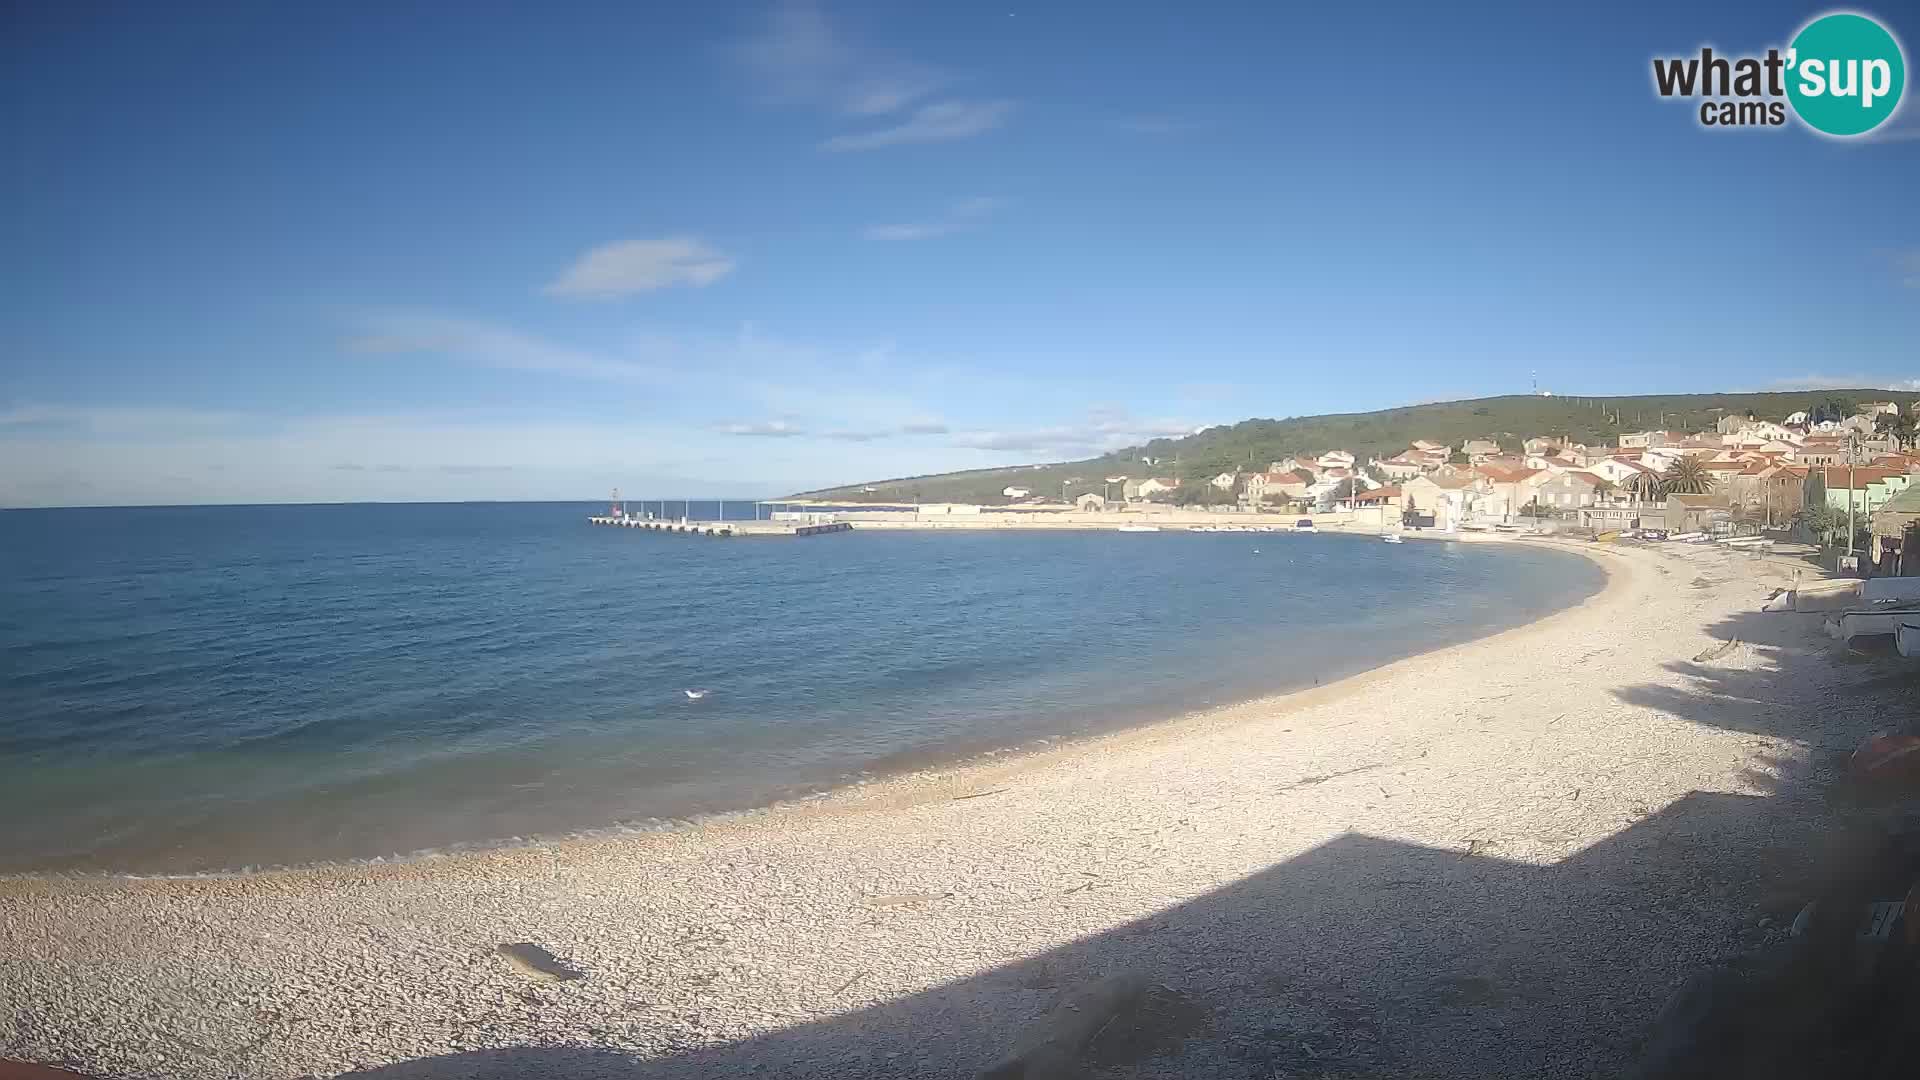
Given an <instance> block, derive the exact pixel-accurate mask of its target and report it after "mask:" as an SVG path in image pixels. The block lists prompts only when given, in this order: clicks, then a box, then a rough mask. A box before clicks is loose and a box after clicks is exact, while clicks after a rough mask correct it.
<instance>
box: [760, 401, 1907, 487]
mask: <svg viewBox="0 0 1920 1080" xmlns="http://www.w3.org/2000/svg"><path fill="white" fill-rule="evenodd" d="M1916 398H1920V395H1916V394H1914V393H1911V392H1906V393H1899V392H1894V391H1889V390H1872V389H1866V390H1815V391H1800V392H1793V393H1774V394H1669V395H1661V396H1649V397H1606V398H1588V397H1532V396H1526V395H1513V396H1509V397H1493V398H1475V399H1473V400H1469V401H1447V402H1438V403H1435V404H1430V405H1410V406H1407V407H1406V408H1401V409H1383V410H1381V411H1379V412H1368V413H1335V414H1331V415H1327V416H1296V417H1289V418H1287V419H1285V420H1258V419H1256V420H1242V421H1241V422H1240V423H1237V424H1227V425H1222V426H1219V427H1212V428H1208V429H1206V430H1205V431H1202V432H1200V433H1198V434H1196V435H1189V436H1186V437H1184V438H1178V439H1155V440H1153V441H1152V442H1149V443H1147V444H1145V445H1144V446H1135V447H1128V448H1127V449H1125V450H1121V451H1118V452H1116V453H1113V454H1109V455H1107V456H1105V457H1099V458H1089V459H1085V460H1081V461H1068V462H1057V463H1049V464H1036V465H1019V466H1012V467H1008V468H1002V469H975V470H970V471H967V472H955V473H940V474H937V475H933V476H908V477H899V478H895V479H891V480H876V481H873V482H871V483H869V484H862V485H855V486H852V487H842V488H829V489H824V490H821V491H809V492H803V493H801V494H799V495H796V496H794V497H795V498H814V499H832V500H839V501H847V502H914V501H921V502H978V503H997V502H1005V501H1006V500H1005V498H1004V497H1002V496H1001V494H1000V492H1001V489H1002V488H1005V487H1008V486H1010V485H1018V486H1020V487H1025V488H1030V489H1032V490H1033V492H1034V494H1036V495H1051V496H1058V495H1059V494H1061V492H1062V490H1063V487H1064V490H1065V492H1066V493H1067V494H1068V495H1069V496H1071V495H1078V494H1080V493H1082V492H1086V491H1096V492H1097V491H1100V490H1101V488H1102V486H1103V480H1104V479H1105V478H1106V477H1108V476H1120V475H1127V476H1133V477H1136V478H1139V477H1145V476H1178V477H1180V478H1181V479H1182V480H1183V481H1186V482H1187V483H1193V482H1195V481H1199V480H1202V479H1203V478H1205V477H1210V476H1213V475H1216V474H1218V473H1222V472H1226V471H1228V470H1230V469H1231V470H1237V471H1243V472H1244V471H1252V470H1256V469H1264V468H1265V467H1266V466H1267V464H1268V463H1269V462H1271V461H1274V460H1276V459H1278V458H1283V457H1287V456H1289V455H1291V454H1301V453H1310V454H1319V453H1321V452H1322V451H1326V450H1333V449H1339V450H1350V451H1352V452H1353V453H1355V454H1357V455H1359V456H1360V458H1361V460H1363V461H1364V460H1366V459H1368V458H1371V457H1385V456H1389V455H1391V454H1394V453H1398V452H1399V451H1401V450H1404V449H1405V448H1406V446H1407V444H1408V443H1410V442H1412V441H1413V440H1415V439H1430V440H1433V441H1435V442H1444V443H1447V444H1449V445H1452V446H1456V447H1457V446H1459V445H1460V444H1461V443H1462V442H1464V441H1466V440H1467V439H1481V438H1492V439H1495V440H1497V441H1498V442H1499V443H1500V445H1501V446H1502V447H1506V448H1509V449H1514V450H1518V449H1519V445H1520V441H1521V440H1522V439H1526V438H1529V437H1532V436H1534V435H1561V436H1566V437H1568V438H1571V439H1573V440H1574V441H1576V442H1583V443H1588V444H1601V443H1606V444H1611V443H1613V442H1614V441H1615V440H1616V439H1617V438H1618V436H1619V434H1620V433H1621V432H1623V431H1645V430H1648V429H1650V428H1660V427H1665V428H1667V429H1670V430H1675V431H1699V430H1703V429H1711V428H1712V427H1713V426H1714V424H1716V423H1717V422H1718V421H1719V419H1720V417H1721V416H1723V415H1725V414H1726V413H1728V412H1733V413H1737V414H1741V415H1744V414H1747V413H1752V414H1753V415H1754V416H1756V417H1759V418H1760V419H1763V420H1783V419H1785V418H1786V417H1787V416H1788V415H1789V414H1791V413H1794V412H1799V411H1806V412H1820V413H1841V414H1846V413H1851V412H1852V411H1853V407H1854V405H1855V403H1857V402H1861V401H1895V402H1898V403H1899V404H1900V406H1901V407H1902V408H1903V409H1904V408H1906V407H1908V406H1909V405H1911V404H1912V403H1913V401H1914V400H1915V399H1916ZM1143 458H1151V459H1153V463H1152V464H1148V463H1147V462H1145V461H1143V460H1142V459H1143ZM869 489H871V490H869ZM1116 494H1117V492H1116Z"/></svg>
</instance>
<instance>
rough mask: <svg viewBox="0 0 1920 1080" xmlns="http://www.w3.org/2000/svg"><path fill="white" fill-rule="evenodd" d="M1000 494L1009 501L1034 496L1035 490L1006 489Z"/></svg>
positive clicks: (1002, 489)
mask: <svg viewBox="0 0 1920 1080" xmlns="http://www.w3.org/2000/svg"><path fill="white" fill-rule="evenodd" d="M1000 494H1002V495H1005V496H1006V497H1007V498H1009V499H1024V498H1026V497H1027V496H1029V495H1031V494H1033V489H1032V488H1023V487H1004V488H1001V489H1000Z"/></svg>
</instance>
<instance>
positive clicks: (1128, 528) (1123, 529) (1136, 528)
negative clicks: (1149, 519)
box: [1119, 525, 1160, 532]
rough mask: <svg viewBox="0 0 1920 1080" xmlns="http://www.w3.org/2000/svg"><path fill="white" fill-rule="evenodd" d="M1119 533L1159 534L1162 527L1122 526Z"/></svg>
mask: <svg viewBox="0 0 1920 1080" xmlns="http://www.w3.org/2000/svg"><path fill="white" fill-rule="evenodd" d="M1119 531H1121V532H1159V531H1160V526H1158V525H1122V526H1120V530H1119Z"/></svg>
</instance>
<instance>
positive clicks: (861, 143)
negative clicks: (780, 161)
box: [820, 101, 1013, 152]
mask: <svg viewBox="0 0 1920 1080" xmlns="http://www.w3.org/2000/svg"><path fill="white" fill-rule="evenodd" d="M1012 112H1013V102H1011V101H941V102H935V103H934V104H931V105H922V106H921V107H920V108H919V109H916V110H915V111H914V113H913V115H912V116H910V117H908V118H907V119H906V120H904V121H902V122H901V123H898V124H895V125H893V126H892V127H884V128H879V129H877V130H874V131H863V132H858V133H856V134H849V135H835V136H834V137H833V138H831V139H828V140H826V141H825V142H822V143H821V144H820V148H821V149H822V150H829V151H834V152H845V151H856V150H879V149H881V148H883V147H888V146H901V145H904V144H907V143H922V142H943V141H946V140H949V139H966V138H971V137H972V136H975V135H981V134H985V133H986V132H989V131H992V130H993V129H995V128H997V127H999V126H1000V125H1001V124H1003V123H1005V122H1006V119H1007V117H1008V116H1009V115H1010V114H1011V113H1012Z"/></svg>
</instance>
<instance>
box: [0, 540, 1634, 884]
mask: <svg viewBox="0 0 1920 1080" xmlns="http://www.w3.org/2000/svg"><path fill="white" fill-rule="evenodd" d="M1326 531H1327V533H1328V534H1329V535H1359V536H1360V537H1361V539H1371V536H1370V534H1353V533H1351V532H1350V531H1349V530H1344V529H1338V528H1335V529H1328V530H1326ZM1410 536H1411V537H1412V538H1413V539H1418V540H1426V541H1448V540H1452V541H1457V542H1464V543H1474V544H1504V545H1524V546H1531V547H1545V548H1550V549H1553V550H1558V551H1564V552H1568V553H1570V554H1575V555H1580V556H1582V557H1584V558H1585V559H1586V560H1587V561H1588V562H1589V563H1591V564H1593V565H1594V566H1596V567H1597V568H1599V569H1600V570H1601V572H1602V573H1603V575H1604V578H1603V580H1602V582H1601V586H1600V588H1599V590H1597V591H1596V592H1593V593H1591V594H1589V595H1587V596H1584V597H1582V598H1580V599H1579V600H1578V601H1576V602H1574V603H1572V604H1569V605H1567V606H1565V607H1561V608H1557V609H1555V610H1553V611H1549V612H1546V613H1544V614H1542V615H1540V616H1538V617H1537V618H1533V619H1530V620H1528V621H1526V622H1522V623H1519V624H1517V625H1514V626H1509V627H1505V628H1503V629H1499V630H1494V631H1492V632H1491V633H1487V634H1483V635H1480V636H1478V637H1472V638H1468V639H1466V640H1463V641H1456V642H1451V643H1448V644H1444V645H1438V646H1434V647H1432V648H1427V649H1423V650H1420V651H1418V652H1414V653H1410V654H1408V655H1405V656H1400V657H1396V658H1394V659H1390V660H1387V661H1385V662H1384V663H1381V664H1376V665H1374V666H1372V667H1368V668H1365V669H1362V670H1360V671H1356V672H1354V673H1352V674H1349V675H1345V676H1342V677H1340V678H1338V679H1335V680H1333V681H1332V682H1329V683H1326V684H1325V685H1316V686H1312V687H1300V688H1295V689H1291V690H1280V691H1274V692H1270V693H1262V694H1258V695H1256V696H1254V697H1251V698H1247V699H1244V700H1241V701H1236V702H1230V703H1227V704H1223V705H1213V706H1208V707H1204V708H1200V709H1190V710H1187V711H1184V712H1179V713H1175V714H1173V715H1170V716H1161V717H1157V718H1152V719H1147V720H1144V721H1141V722H1137V723H1132V724H1127V725H1124V726H1122V727H1119V728H1115V729H1112V730H1104V731H1099V732H1094V733H1087V734H1081V735H1058V736H1047V737H1045V738H1042V739H1039V740H1035V741H1031V742H1028V743H1025V744H1020V745H1014V746H1008V747H1001V748H996V749H991V750H985V751H980V752H975V753H970V754H966V755H964V756H961V757H959V758H955V759H952V760H948V761H940V762H935V763H931V764H928V765H925V766H918V767H910V768H907V769H904V770H901V771H897V772H885V773H881V774H878V775H875V776H874V777H873V778H872V779H868V780H855V781H852V782H848V783H841V784H833V785H830V786H827V787H824V788H822V789H820V790H818V791H815V792H811V793H808V794H803V795H800V796H797V797H793V798H788V799H781V800H777V801H775V802H772V803H764V804H759V805H750V806H743V807H739V808H736V809H729V810H720V811H715V812H713V813H708V814H701V815H696V816H692V817H674V818H662V819H657V821H650V822H648V823H646V824H611V825H600V826H587V827H583V828H579V829H574V830H570V831H566V832H560V833H554V834H549V835H544V836H531V837H508V838H501V839H493V840H481V841H472V842H469V843H465V844H462V845H459V846H449V847H443V848H429V849H423V850H416V851H407V852H394V853H390V854H384V855H370V856H361V857H355V858H346V859H328V860H317V861H311V862H300V863H291V864H272V865H265V866H243V867H233V868H223V869H217V870H205V871H190V872H182V873H168V872H139V871H124V870H110V869H103V870H26V871H20V872H15V873H4V874H0V898H5V897H6V896H8V895H9V894H10V893H12V892H13V891H14V889H13V887H15V886H22V885H30V884H34V883H43V884H46V885H48V886H51V887H55V888H64V887H69V886H73V885H77V884H81V883H88V884H100V885H108V886H111V885H113V884H116V883H126V882H193V881H210V880H244V879H248V878H256V877H266V876H318V877H325V876H329V875H332V874H335V873H344V872H351V871H371V870H380V869H404V868H408V867H420V866H424V867H430V868H438V867H442V866H445V865H446V864H448V863H450V862H455V861H460V860H484V859H487V858H489V857H494V856H501V855H505V856H509V857H510V856H512V855H513V854H514V853H516V852H520V851H524V850H529V849H541V850H545V849H553V848H562V847H572V846H577V845H594V844H603V843H617V842H622V841H628V840H634V839H638V838H644V837H651V836H657V835H663V834H665V835H677V836H684V835H688V834H697V833H699V832H700V831H701V830H704V829H708V828H719V827H729V828H731V827H753V826H754V825H755V824H756V823H757V822H758V820H759V819H762V818H785V817H788V816H791V815H813V814H832V813H847V812H855V811H858V810H860V809H862V808H871V807H870V805H869V804H872V806H879V807H886V808H891V809H899V808H904V807H908V806H914V805H920V804H922V803H933V802H938V801H940V800H941V799H943V798H951V797H954V796H953V795H951V794H949V793H948V792H949V789H952V790H959V789H965V788H969V787H971V786H978V785H979V784H980V783H984V782H985V778H988V777H995V778H1001V779H1004V778H1007V777H1010V776H1014V775H1018V774H1019V773H1022V772H1024V771H1027V770H1028V769H1030V768H1037V767H1041V766H1042V765H1043V764H1045V763H1048V762H1056V763H1057V762H1059V761H1062V760H1065V759H1068V758H1071V757H1073V756H1075V755H1078V754H1081V753H1090V752H1093V751H1094V750H1096V749H1099V748H1101V747H1103V746H1106V747H1118V746H1122V745H1129V744H1132V743H1135V742H1137V741H1148V742H1150V741H1151V740H1152V739H1153V737H1154V736H1155V735H1156V734H1159V735H1160V736H1162V737H1178V736H1180V735H1183V734H1189V735H1190V734H1193V733H1195V732H1197V731H1199V730H1202V729H1203V728H1204V727H1205V726H1206V725H1208V724H1212V723H1221V722H1225V723H1232V722H1234V721H1233V720H1232V719H1230V718H1227V719H1224V720H1223V718H1224V717H1225V716H1226V714H1236V713H1242V712H1247V713H1251V712H1254V711H1259V712H1262V713H1268V712H1273V711H1275V710H1278V711H1282V712H1284V711H1288V710H1298V709H1304V708H1310V707H1314V706H1318V705H1324V704H1330V703H1333V702H1337V701H1339V700H1340V699H1341V698H1342V697H1343V696H1346V695H1349V694H1352V693H1354V692H1357V691H1358V690H1360V689H1362V688H1363V687H1365V686H1367V685H1370V683H1371V682H1372V681H1374V680H1375V679H1376V677H1380V678H1384V677H1387V676H1388V675H1389V674H1390V673H1392V672H1394V671H1396V670H1399V669H1401V668H1402V667H1403V666H1404V665H1409V664H1420V663H1427V662H1433V661H1434V660H1435V659H1436V658H1439V657H1443V656H1445V655H1447V654H1449V653H1452V652H1454V651H1456V650H1461V649H1467V648H1471V647H1473V646H1475V645H1479V644H1481V643H1484V642H1489V641H1493V640H1496V639H1500V638H1503V637H1506V636H1507V635H1515V634H1525V633H1527V632H1528V631H1530V630H1533V629H1535V628H1542V627H1544V626H1545V625H1546V624H1548V623H1551V622H1552V621H1553V620H1556V619H1560V618H1563V617H1566V616H1569V615H1572V614H1574V613H1576V612H1578V611H1580V610H1582V609H1583V608H1585V607H1587V606H1589V605H1593V604H1597V603H1600V602H1602V601H1604V599H1605V598H1606V597H1607V596H1608V594H1609V593H1610V592H1615V591H1616V590H1618V589H1619V588H1622V587H1623V584H1622V583H1621V582H1620V581H1619V577H1620V574H1621V573H1622V566H1621V564H1620V563H1619V562H1618V561H1617V560H1614V559H1612V558H1610V557H1609V556H1610V555H1611V554H1612V553H1611V552H1608V551H1607V550H1605V549H1604V548H1600V547H1597V546H1596V545H1593V544H1591V543H1588V542H1584V541H1573V540H1556V539H1551V538H1542V537H1518V536H1493V535H1469V536H1468V537H1465V538H1463V537H1459V536H1455V535H1451V534H1448V535H1428V534H1420V533H1413V534H1410ZM1243 719H1244V717H1243ZM1162 729H1166V730H1165V731H1162ZM930 788H932V789H935V790H928V789H930ZM960 797H966V796H965V794H964V792H962V794H961V795H960Z"/></svg>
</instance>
